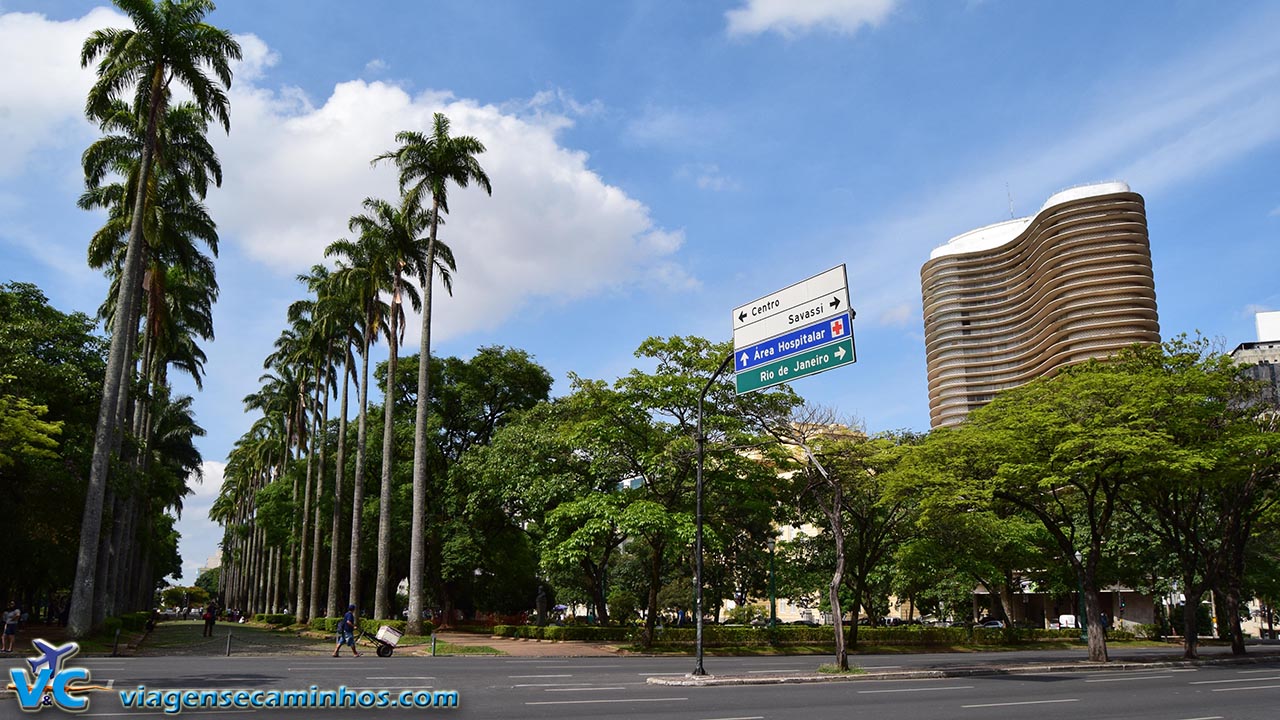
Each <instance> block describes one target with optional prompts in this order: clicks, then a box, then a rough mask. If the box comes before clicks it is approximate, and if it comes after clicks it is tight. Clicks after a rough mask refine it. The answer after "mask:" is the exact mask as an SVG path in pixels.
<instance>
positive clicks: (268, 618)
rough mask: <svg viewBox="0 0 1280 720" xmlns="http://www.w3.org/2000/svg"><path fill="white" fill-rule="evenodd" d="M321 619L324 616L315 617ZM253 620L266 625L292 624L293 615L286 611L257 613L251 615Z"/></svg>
mask: <svg viewBox="0 0 1280 720" xmlns="http://www.w3.org/2000/svg"><path fill="white" fill-rule="evenodd" d="M317 619H319V620H323V619H324V618H317ZM253 621H254V622H259V623H263V624H266V625H292V624H293V616H292V615H289V614H288V613H258V614H257V615H254V616H253Z"/></svg>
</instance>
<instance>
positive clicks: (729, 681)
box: [645, 654, 1280, 687]
mask: <svg viewBox="0 0 1280 720" xmlns="http://www.w3.org/2000/svg"><path fill="white" fill-rule="evenodd" d="M1276 661H1280V654H1267V655H1251V656H1248V657H1240V658H1236V657H1230V658H1201V659H1199V660H1168V661H1154V662H1107V663H1050V664H1040V665H1008V666H1003V667H980V668H936V669H933V670H902V671H899V672H878V673H861V674H856V675H852V674H851V675H836V674H826V673H823V674H813V675H765V676H761V675H750V676H744V675H703V676H700V677H695V676H693V675H685V676H683V677H670V676H663V677H650V678H646V680H645V682H647V683H648V684H650V685H666V686H671V687H722V686H726V685H798V684H803V683H827V682H867V681H869V680H927V679H930V678H955V677H981V676H993V675H1038V674H1042V673H1062V672H1115V671H1128V670H1156V669H1161V668H1186V667H1199V666H1204V665H1258V664H1261V663H1268V662H1276Z"/></svg>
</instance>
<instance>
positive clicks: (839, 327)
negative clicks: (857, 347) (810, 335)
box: [831, 318, 844, 337]
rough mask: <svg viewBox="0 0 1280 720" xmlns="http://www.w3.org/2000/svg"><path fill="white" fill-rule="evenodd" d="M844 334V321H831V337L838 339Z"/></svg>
mask: <svg viewBox="0 0 1280 720" xmlns="http://www.w3.org/2000/svg"><path fill="white" fill-rule="evenodd" d="M843 334H844V319H843V318H841V319H840V320H832V321H831V337H840V336H841V335H843Z"/></svg>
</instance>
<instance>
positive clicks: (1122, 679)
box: [1085, 675, 1173, 683]
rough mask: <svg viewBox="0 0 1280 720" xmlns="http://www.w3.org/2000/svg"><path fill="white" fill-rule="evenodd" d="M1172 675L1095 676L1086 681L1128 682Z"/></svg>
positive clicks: (1160, 678)
mask: <svg viewBox="0 0 1280 720" xmlns="http://www.w3.org/2000/svg"><path fill="white" fill-rule="evenodd" d="M1171 677H1173V676H1172V675H1129V676H1126V677H1109V678H1094V679H1093V680H1085V682H1087V683H1091V682H1126V681H1129V680H1163V679H1165V678H1171Z"/></svg>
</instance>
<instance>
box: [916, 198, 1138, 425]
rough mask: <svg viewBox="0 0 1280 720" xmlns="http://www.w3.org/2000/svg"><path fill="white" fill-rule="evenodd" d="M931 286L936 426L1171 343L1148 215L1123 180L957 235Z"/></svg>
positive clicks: (928, 334) (930, 271)
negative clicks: (1137, 348)
mask: <svg viewBox="0 0 1280 720" xmlns="http://www.w3.org/2000/svg"><path fill="white" fill-rule="evenodd" d="M920 285H921V288H922V291H923V294H924V337H925V352H926V360H927V363H928V369H929V417H930V422H931V423H932V425H933V426H934V427H939V426H944V425H955V424H956V423H959V422H960V421H961V420H963V419H964V418H965V416H966V415H968V414H969V412H970V411H971V410H975V409H977V408H979V407H981V406H982V405H984V404H986V403H987V402H989V401H990V400H991V398H992V397H993V396H994V395H995V394H996V393H997V392H999V391H1001V390H1004V389H1006V388H1010V387H1015V386H1017V385H1021V384H1023V383H1026V382H1028V381H1030V380H1032V379H1034V378H1037V377H1040V376H1042V375H1052V374H1053V373H1055V372H1057V370H1058V368H1060V367H1062V366H1063V365H1068V364H1071V363H1076V362H1080V361H1083V360H1087V359H1089V358H1095V357H1103V356H1106V355H1110V354H1112V353H1114V352H1115V351H1117V350H1119V349H1120V348H1123V347H1125V346H1127V345H1132V344H1133V343H1142V342H1160V323H1159V320H1158V317H1157V315H1156V292H1155V283H1154V280H1153V278H1152V274H1151V248H1150V245H1149V243H1148V239H1147V217H1146V212H1145V209H1144V206H1143V202H1142V196H1141V195H1139V194H1137V193H1135V192H1132V191H1130V190H1129V186H1128V185H1127V184H1125V183H1122V182H1109V183H1101V184H1097V185H1086V186H1081V187H1076V188H1071V189H1068V190H1064V191H1062V192H1060V193H1057V194H1056V195H1054V196H1052V197H1050V198H1049V200H1048V201H1047V202H1045V204H1044V206H1043V207H1041V208H1040V212H1038V213H1036V214H1035V215H1034V216H1032V217H1027V218H1019V219H1017V220H1010V221H1008V222H1002V223H998V224H995V225H988V226H987V227H983V228H978V229H977V230H973V231H970V232H967V233H964V234H963V235H958V236H956V237H954V238H952V239H951V240H950V241H948V242H947V244H945V245H943V246H941V247H939V248H936V249H935V250H934V251H933V252H932V253H931V254H930V256H929V262H927V263H925V264H924V267H922V268H921V269H920Z"/></svg>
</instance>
